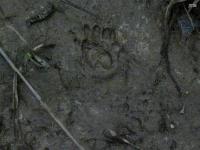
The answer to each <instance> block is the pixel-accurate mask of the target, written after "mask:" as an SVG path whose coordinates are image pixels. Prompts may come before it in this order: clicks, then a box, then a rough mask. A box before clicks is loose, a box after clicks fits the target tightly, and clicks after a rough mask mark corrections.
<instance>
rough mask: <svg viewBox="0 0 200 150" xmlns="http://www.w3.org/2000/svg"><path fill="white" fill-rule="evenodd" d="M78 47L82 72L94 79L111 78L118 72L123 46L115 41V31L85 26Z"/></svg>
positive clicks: (77, 38) (108, 28) (97, 26)
mask: <svg viewBox="0 0 200 150" xmlns="http://www.w3.org/2000/svg"><path fill="white" fill-rule="evenodd" d="M82 32H83V33H82V39H79V37H77V36H76V37H75V41H77V40H78V41H80V43H79V46H80V48H81V53H82V67H83V72H84V73H85V74H86V75H87V76H88V75H89V76H90V77H92V78H96V79H107V78H112V77H113V76H114V75H116V74H117V73H118V70H119V57H120V53H121V52H122V50H123V45H122V44H121V43H120V42H119V41H118V40H117V39H118V37H117V33H116V30H114V29H113V28H110V27H100V26H99V25H94V26H92V27H90V25H88V24H85V25H84V26H83V29H82Z"/></svg>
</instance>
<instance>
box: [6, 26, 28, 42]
mask: <svg viewBox="0 0 200 150" xmlns="http://www.w3.org/2000/svg"><path fill="white" fill-rule="evenodd" d="M6 27H7V28H9V29H10V30H12V31H13V32H15V33H16V34H17V36H18V37H19V38H20V40H22V41H23V42H24V44H28V42H27V41H26V40H25V38H24V37H23V36H22V35H21V34H20V33H19V32H18V31H17V30H16V29H15V28H14V27H13V26H12V25H8V24H6Z"/></svg>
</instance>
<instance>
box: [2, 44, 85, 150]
mask: <svg viewBox="0 0 200 150" xmlns="http://www.w3.org/2000/svg"><path fill="white" fill-rule="evenodd" d="M0 54H1V55H2V57H3V58H4V59H5V60H6V62H7V63H8V64H9V65H10V67H11V68H12V69H13V71H14V72H16V73H17V74H18V76H19V77H20V78H21V80H22V81H23V82H24V83H25V84H26V86H27V87H28V88H29V90H30V91H31V92H32V94H33V95H34V96H35V98H36V99H37V100H38V102H39V103H40V105H41V106H42V108H43V109H44V110H46V111H47V113H48V114H49V115H50V116H51V117H52V118H53V120H54V121H55V122H56V123H57V124H58V125H59V126H60V128H61V129H62V130H63V131H64V132H65V134H66V135H67V136H68V137H69V138H70V139H71V140H72V141H73V142H74V144H75V145H76V146H77V147H78V148H79V149H80V150H85V149H84V148H83V147H82V146H81V145H80V144H79V143H78V142H77V141H76V139H75V138H74V137H73V136H72V134H71V133H70V132H69V131H68V129H67V128H65V126H64V125H63V123H62V122H61V121H60V120H59V119H58V118H57V117H56V116H55V115H54V114H53V112H52V111H51V110H50V108H49V107H48V105H47V104H46V103H44V102H43V101H42V98H41V96H40V95H39V94H38V93H37V91H36V90H35V89H34V88H33V87H32V86H31V84H30V83H29V82H28V81H27V80H26V78H25V77H24V76H23V75H22V73H21V72H20V71H19V70H18V69H17V67H16V66H15V65H14V63H13V62H12V61H11V60H10V58H9V57H8V56H7V54H6V53H5V52H4V50H3V49H2V48H1V47H0Z"/></svg>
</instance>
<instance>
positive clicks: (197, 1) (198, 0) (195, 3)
mask: <svg viewBox="0 0 200 150" xmlns="http://www.w3.org/2000/svg"><path fill="white" fill-rule="evenodd" d="M199 2H200V0H194V2H193V3H192V4H193V5H197V4H198V3H199ZM192 9H193V7H190V8H189V9H188V12H190V11H191V10H192Z"/></svg>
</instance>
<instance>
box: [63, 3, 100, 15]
mask: <svg viewBox="0 0 200 150" xmlns="http://www.w3.org/2000/svg"><path fill="white" fill-rule="evenodd" d="M60 1H62V2H63V3H65V4H66V5H69V6H72V7H74V8H76V9H78V10H80V11H82V12H85V13H87V14H89V15H91V16H93V17H97V16H96V15H95V14H94V13H92V12H90V11H88V10H87V9H85V8H83V7H80V6H78V5H76V4H74V3H73V2H71V1H69V0H60Z"/></svg>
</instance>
